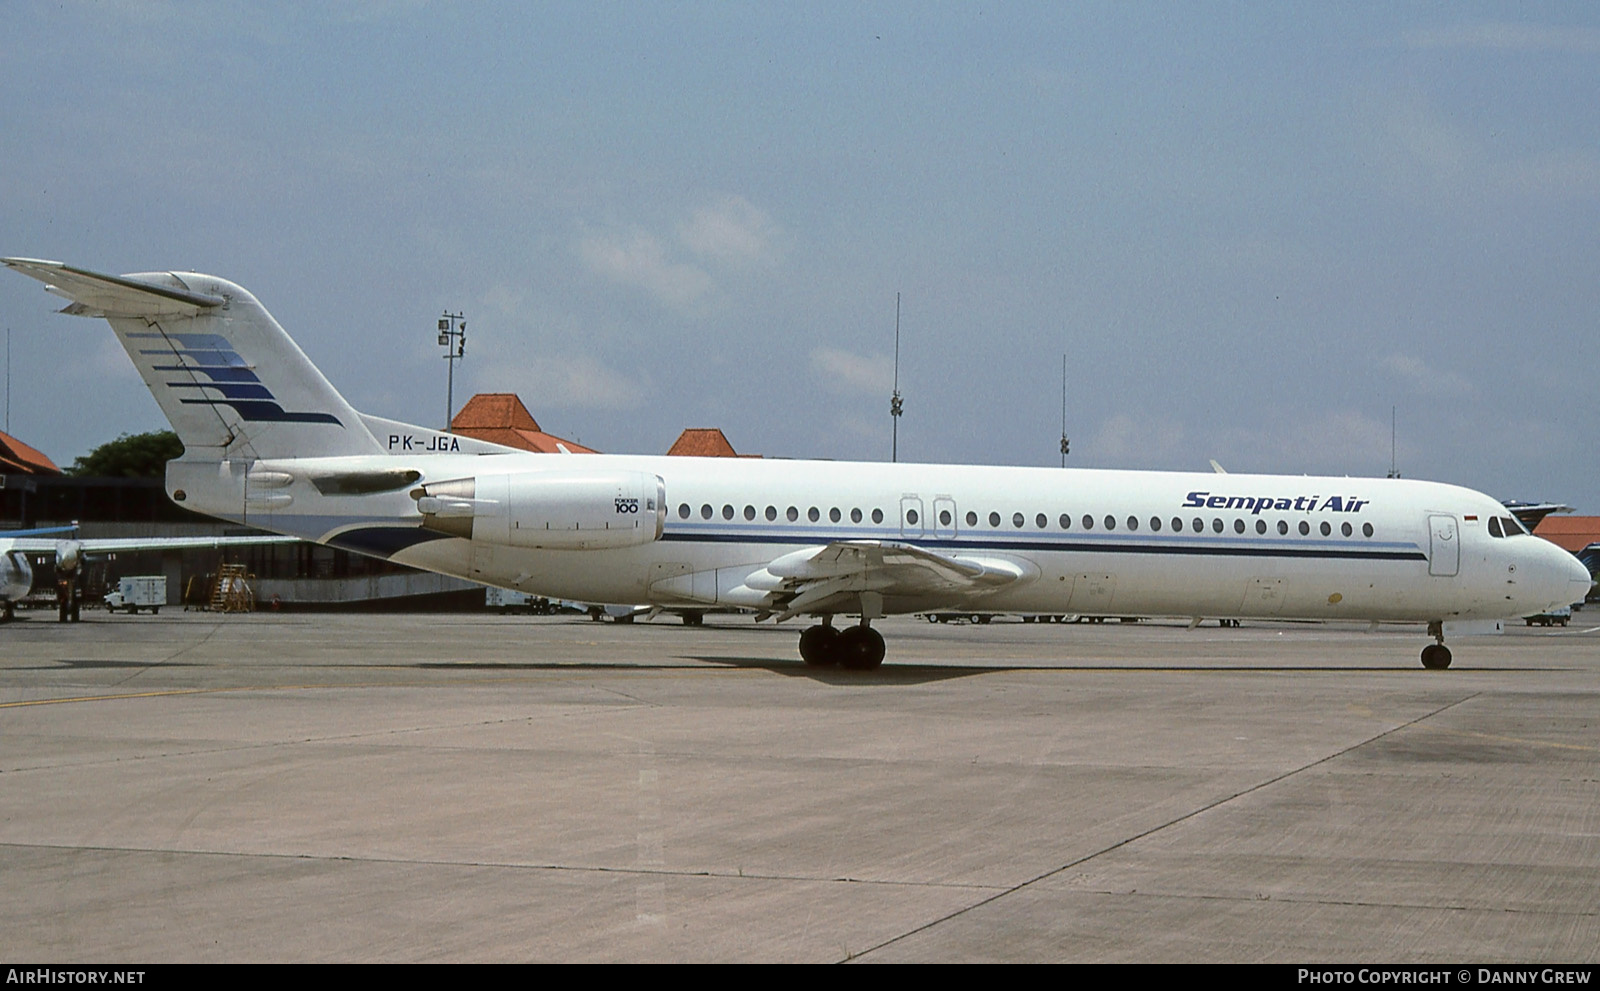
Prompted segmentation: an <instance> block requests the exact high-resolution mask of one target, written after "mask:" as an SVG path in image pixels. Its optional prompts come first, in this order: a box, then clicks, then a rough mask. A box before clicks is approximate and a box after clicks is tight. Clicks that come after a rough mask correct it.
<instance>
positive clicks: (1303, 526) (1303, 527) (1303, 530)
mask: <svg viewBox="0 0 1600 991" xmlns="http://www.w3.org/2000/svg"><path fill="white" fill-rule="evenodd" d="M1310 532H1311V524H1310V523H1307V522H1306V521H1305V520H1301V521H1300V536H1302V537H1304V536H1305V535H1307V534H1309V533H1310Z"/></svg>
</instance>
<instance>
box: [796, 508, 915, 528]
mask: <svg viewBox="0 0 1600 991" xmlns="http://www.w3.org/2000/svg"><path fill="white" fill-rule="evenodd" d="M812 512H816V510H814V509H813V510H812ZM918 519H919V517H918V516H917V511H916V510H915V509H908V510H906V522H907V523H909V524H911V525H912V526H916V525H917V520H918Z"/></svg>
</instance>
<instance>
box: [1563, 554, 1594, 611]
mask: <svg viewBox="0 0 1600 991" xmlns="http://www.w3.org/2000/svg"><path fill="white" fill-rule="evenodd" d="M1569 557H1570V555H1569ZM1568 565H1569V566H1570V570H1571V576H1572V601H1573V602H1582V601H1583V599H1584V596H1586V595H1588V594H1589V589H1591V588H1593V587H1594V576H1593V575H1591V574H1589V569H1588V568H1586V567H1584V566H1583V562H1582V561H1580V560H1578V559H1577V558H1575V557H1572V558H1571V559H1570V560H1569V561H1568Z"/></svg>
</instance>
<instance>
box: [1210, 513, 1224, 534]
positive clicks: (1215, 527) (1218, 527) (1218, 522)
mask: <svg viewBox="0 0 1600 991" xmlns="http://www.w3.org/2000/svg"><path fill="white" fill-rule="evenodd" d="M1211 532H1212V533H1221V532H1222V518H1221V517H1220V516H1219V517H1217V518H1216V519H1214V520H1212V521H1211Z"/></svg>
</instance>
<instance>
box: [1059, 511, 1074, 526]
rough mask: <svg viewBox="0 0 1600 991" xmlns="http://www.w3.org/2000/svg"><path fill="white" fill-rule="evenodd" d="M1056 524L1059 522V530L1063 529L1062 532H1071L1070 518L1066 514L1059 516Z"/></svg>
mask: <svg viewBox="0 0 1600 991" xmlns="http://www.w3.org/2000/svg"><path fill="white" fill-rule="evenodd" d="M1057 522H1059V523H1060V524H1061V529H1063V530H1071V529H1072V517H1070V516H1068V515H1067V514H1066V513H1062V514H1061V519H1060V520H1058V521H1057Z"/></svg>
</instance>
